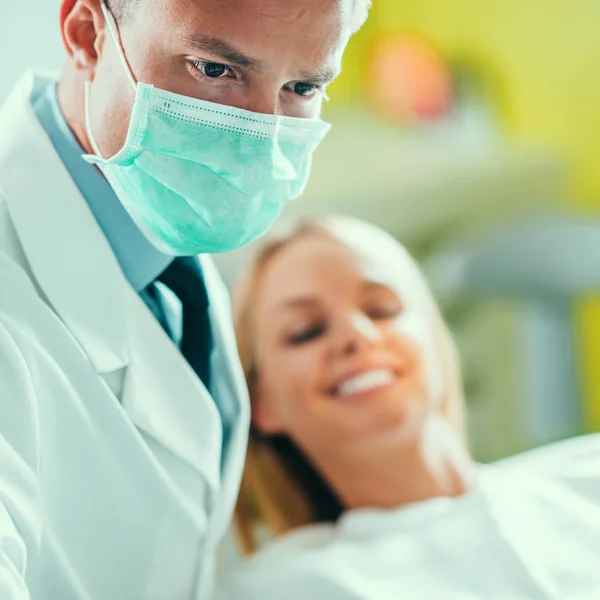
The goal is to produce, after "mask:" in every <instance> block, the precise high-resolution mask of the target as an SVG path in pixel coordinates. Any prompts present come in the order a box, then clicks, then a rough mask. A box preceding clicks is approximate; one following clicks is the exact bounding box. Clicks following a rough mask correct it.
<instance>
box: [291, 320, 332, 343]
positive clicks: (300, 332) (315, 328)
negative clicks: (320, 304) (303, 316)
mask: <svg viewBox="0 0 600 600" xmlns="http://www.w3.org/2000/svg"><path fill="white" fill-rule="evenodd" d="M325 330H326V327H325V325H324V324H322V323H311V324H308V325H305V326H303V327H300V328H299V329H297V330H295V331H292V332H291V333H290V334H288V336H287V343H288V344H289V345H290V346H299V345H301V344H306V343H308V342H311V341H313V340H316V339H317V338H319V337H321V336H322V335H323V334H324V333H325Z"/></svg>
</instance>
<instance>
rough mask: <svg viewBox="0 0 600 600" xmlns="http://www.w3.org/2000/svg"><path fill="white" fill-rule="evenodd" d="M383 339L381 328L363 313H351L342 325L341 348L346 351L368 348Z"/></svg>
mask: <svg viewBox="0 0 600 600" xmlns="http://www.w3.org/2000/svg"><path fill="white" fill-rule="evenodd" d="M381 339H382V332H381V329H380V328H379V327H378V326H377V324H376V323H374V322H373V321H372V320H371V319H369V317H367V316H366V315H363V314H353V315H351V316H350V317H349V318H348V319H347V320H346V321H345V322H344V323H343V324H342V325H341V326H340V348H341V350H342V351H343V352H344V353H352V352H357V351H359V350H361V349H364V348H368V347H370V346H373V345H375V344H377V343H378V342H379V341H380V340H381Z"/></svg>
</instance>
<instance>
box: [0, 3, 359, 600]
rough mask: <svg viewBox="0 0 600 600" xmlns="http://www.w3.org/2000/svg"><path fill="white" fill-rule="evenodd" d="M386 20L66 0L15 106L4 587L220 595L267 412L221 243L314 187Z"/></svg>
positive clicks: (4, 132) (3, 366) (2, 426)
mask: <svg viewBox="0 0 600 600" xmlns="http://www.w3.org/2000/svg"><path fill="white" fill-rule="evenodd" d="M367 9H368V2H367V0H295V1H293V2H290V1H288V0H227V2H223V1H221V0H111V1H110V2H102V1H101V0H62V4H61V12H60V25H61V31H62V36H63V40H64V44H65V47H66V50H67V54H68V58H67V62H66V65H65V68H64V71H63V73H62V76H61V77H60V79H56V78H53V77H51V76H46V75H41V74H36V73H32V72H29V73H26V74H25V75H24V76H23V78H22V80H21V81H20V82H19V83H18V85H17V87H16V89H15V90H14V92H13V93H12V95H11V96H10V98H9V99H8V101H7V102H6V104H5V106H4V107H2V109H1V110H0V598H2V600H25V599H33V600H55V599H56V600H66V599H69V600H71V599H72V600H84V599H85V600H100V599H102V600H105V599H111V600H120V599H123V600H132V599H142V600H167V599H168V600H183V599H192V598H194V599H197V598H203V597H205V596H206V595H207V594H208V593H209V591H210V589H211V586H212V579H213V576H212V573H213V569H214V562H215V560H214V556H215V549H216V546H217V545H218V543H219V540H220V539H221V538H222V536H223V534H224V532H225V531H226V529H227V528H228V526H229V522H230V518H231V514H232V510H233V507H234V504H235V500H236V496H237V492H238V486H239V480H240V476H241V471H242V467H243V463H244V454H245V449H246V442H247V432H248V424H249V423H248V421H249V409H248V399H247V392H246V389H245V384H244V377H243V373H242V371H241V368H240V365H239V362H238V358H237V353H236V346H235V341H234V336H233V332H232V327H231V322H230V317H229V305H228V297H227V294H226V291H225V289H224V286H223V285H222V283H221V281H220V280H219V276H218V274H217V272H216V270H215V267H214V266H213V264H212V262H211V261H210V259H209V258H207V256H206V255H207V254H210V253H216V252H226V251H229V250H233V249H234V248H237V247H240V246H242V245H244V244H246V243H248V242H250V241H252V240H253V239H255V238H256V237H258V236H260V235H261V234H262V233H264V232H265V231H266V230H267V229H268V228H269V227H270V225H271V224H272V223H273V221H274V220H275V219H276V218H277V216H278V214H279V212H280V211H281V209H282V207H283V206H284V204H285V203H286V202H287V201H288V200H290V199H292V198H295V197H297V196H298V195H299V194H300V193H301V192H302V190H303V187H304V185H305V183H306V179H307V177H308V174H309V170H310V162H311V155H312V153H313V151H314V149H315V148H316V146H317V145H318V143H319V142H320V141H321V139H322V138H323V136H324V135H325V134H326V132H327V130H328V125H327V124H326V123H324V122H323V121H321V120H320V119H319V114H320V109H321V103H322V98H323V96H324V90H325V87H326V85H327V84H328V83H329V82H330V81H331V80H332V79H333V78H334V77H335V76H336V75H337V73H338V72H339V70H340V63H341V58H342V54H343V51H344V48H345V46H346V43H347V41H348V39H349V37H350V36H351V34H352V33H353V32H354V31H356V29H358V27H359V26H360V25H361V24H362V22H363V21H364V19H365V17H366V13H367ZM198 255H200V256H199V257H198Z"/></svg>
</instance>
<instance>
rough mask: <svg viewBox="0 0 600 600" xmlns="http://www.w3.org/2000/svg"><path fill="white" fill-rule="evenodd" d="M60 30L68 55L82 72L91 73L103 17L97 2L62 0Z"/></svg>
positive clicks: (100, 35)
mask: <svg viewBox="0 0 600 600" xmlns="http://www.w3.org/2000/svg"><path fill="white" fill-rule="evenodd" d="M60 28H61V34H62V39H63V43H64V45H65V48H66V50H67V53H68V54H69V56H70V57H72V59H73V61H74V63H75V66H76V68H77V69H78V70H81V71H90V72H91V73H93V70H94V68H95V66H96V63H97V62H98V56H99V54H100V52H101V50H102V43H103V40H104V28H105V22H104V15H103V14H102V9H101V8H100V0H63V2H62V4H61V8H60Z"/></svg>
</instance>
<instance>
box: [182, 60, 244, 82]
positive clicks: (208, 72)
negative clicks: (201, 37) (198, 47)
mask: <svg viewBox="0 0 600 600" xmlns="http://www.w3.org/2000/svg"><path fill="white" fill-rule="evenodd" d="M190 64H191V65H192V67H193V68H194V69H195V70H196V71H198V72H199V73H200V75H201V76H202V77H204V78H206V79H213V80H215V79H224V78H235V73H234V72H233V69H232V68H231V67H230V66H229V65H225V64H222V63H217V62H210V61H203V60H192V61H190Z"/></svg>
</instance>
